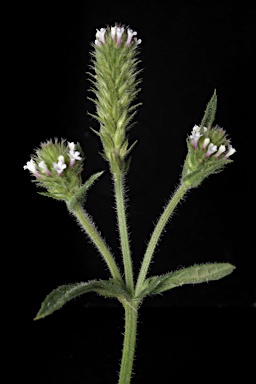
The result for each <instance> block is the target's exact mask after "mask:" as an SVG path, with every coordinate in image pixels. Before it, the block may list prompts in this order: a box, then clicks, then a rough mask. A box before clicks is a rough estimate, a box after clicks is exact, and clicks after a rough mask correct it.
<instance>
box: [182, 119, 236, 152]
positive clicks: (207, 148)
mask: <svg viewBox="0 0 256 384" xmlns="http://www.w3.org/2000/svg"><path fill="white" fill-rule="evenodd" d="M189 138H190V140H191V144H192V146H193V147H194V149H195V150H196V149H201V150H203V151H204V152H205V154H204V158H206V159H207V158H209V157H210V156H211V155H213V154H214V155H213V156H214V157H215V158H218V157H220V158H226V159H227V158H228V157H230V156H231V155H233V153H235V152H236V150H235V148H233V147H232V145H231V144H230V140H228V139H227V138H226V136H225V131H224V130H223V129H222V128H219V127H214V128H212V129H208V128H207V127H199V126H198V125H195V126H194V127H193V129H192V132H191V135H190V136H189Z"/></svg>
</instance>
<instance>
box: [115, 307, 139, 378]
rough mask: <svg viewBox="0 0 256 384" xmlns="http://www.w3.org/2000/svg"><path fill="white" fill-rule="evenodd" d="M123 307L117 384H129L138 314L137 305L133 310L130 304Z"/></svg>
mask: <svg viewBox="0 0 256 384" xmlns="http://www.w3.org/2000/svg"><path fill="white" fill-rule="evenodd" d="M123 306H124V309H125V333H124V343H123V354H122V362H121V368H120V373H119V381H118V384H130V382H131V376H132V368H133V361H134V353H135V346H136V332H137V319H138V314H137V305H136V306H135V308H134V307H132V304H130V303H128V302H123Z"/></svg>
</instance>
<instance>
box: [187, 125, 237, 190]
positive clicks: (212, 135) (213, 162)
mask: <svg viewBox="0 0 256 384" xmlns="http://www.w3.org/2000/svg"><path fill="white" fill-rule="evenodd" d="M187 144H188V155H187V158H186V161H185V164H184V167H183V171H182V180H183V182H185V183H186V184H187V185H189V186H190V187H191V188H194V187H197V186H198V185H199V184H200V183H201V182H202V181H203V180H204V179H205V178H206V177H208V176H209V175H210V174H213V173H217V172H219V171H221V170H222V169H223V167H224V166H225V165H226V164H228V163H230V162H231V161H232V160H230V156H231V155H233V154H234V153H235V152H236V150H235V148H233V147H232V145H231V143H230V140H229V139H228V138H227V135H226V132H225V131H224V129H222V128H220V127H219V126H217V125H216V126H214V127H210V126H209V127H206V126H204V125H202V124H201V126H198V125H195V126H194V127H193V129H192V132H191V134H190V135H189V137H188V140H187Z"/></svg>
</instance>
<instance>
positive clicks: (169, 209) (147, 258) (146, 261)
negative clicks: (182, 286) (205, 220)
mask: <svg viewBox="0 0 256 384" xmlns="http://www.w3.org/2000/svg"><path fill="white" fill-rule="evenodd" d="M188 189H189V187H188V186H187V185H185V184H180V186H179V188H178V189H177V190H176V192H175V193H174V195H173V196H172V197H171V199H170V201H169V203H168V204H167V206H166V207H165V209H164V211H163V213H162V215H161V216H160V218H159V220H158V222H157V224H156V226H155V229H154V231H153V233H152V235H151V238H150V241H149V243H148V246H147V249H146V252H145V255H144V258H143V262H142V265H141V269H140V273H139V277H138V280H137V284H136V290H135V296H136V295H138V294H139V293H140V290H141V288H142V285H143V283H144V281H145V278H146V275H147V273H148V269H149V265H150V263H151V260H152V257H153V254H154V251H155V248H156V245H157V243H158V241H159V238H160V236H161V234H162V232H163V229H164V227H165V226H166V224H167V222H168V220H169V218H170V216H171V215H172V213H173V211H174V209H175V207H176V206H177V204H178V203H179V202H180V201H181V199H182V198H183V196H184V195H185V193H186V192H187V190H188Z"/></svg>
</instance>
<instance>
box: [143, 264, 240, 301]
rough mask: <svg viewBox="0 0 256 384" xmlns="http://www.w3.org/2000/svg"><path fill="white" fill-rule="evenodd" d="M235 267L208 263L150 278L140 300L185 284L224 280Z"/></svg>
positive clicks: (145, 283)
mask: <svg viewBox="0 0 256 384" xmlns="http://www.w3.org/2000/svg"><path fill="white" fill-rule="evenodd" d="M234 269H235V267H234V266H233V265H231V264H229V263H207V264H199V265H194V266H192V267H188V268H182V269H180V270H178V271H175V272H171V273H167V274H166V275H162V276H153V277H150V278H148V279H147V280H146V281H145V282H144V285H143V288H142V291H141V293H140V295H139V298H142V297H145V296H148V295H156V294H158V293H161V292H164V291H167V290H170V289H172V288H175V287H180V286H182V285H185V284H199V283H204V282H209V281H213V280H219V279H222V278H223V277H225V276H228V275H229V274H230V273H232V272H233V270H234Z"/></svg>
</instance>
